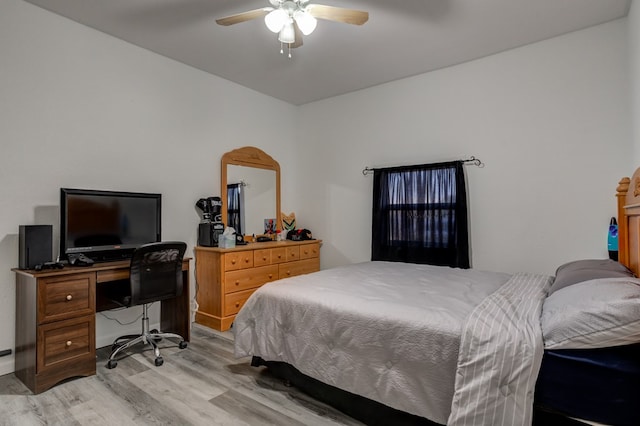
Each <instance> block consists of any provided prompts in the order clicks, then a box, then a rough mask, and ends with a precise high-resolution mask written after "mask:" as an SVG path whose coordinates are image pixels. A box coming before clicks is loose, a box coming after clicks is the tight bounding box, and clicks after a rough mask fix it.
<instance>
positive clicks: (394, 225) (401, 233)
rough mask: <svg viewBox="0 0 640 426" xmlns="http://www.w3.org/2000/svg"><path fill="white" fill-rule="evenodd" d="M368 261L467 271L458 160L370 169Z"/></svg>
mask: <svg viewBox="0 0 640 426" xmlns="http://www.w3.org/2000/svg"><path fill="white" fill-rule="evenodd" d="M371 260H386V261H392V262H410V263H426V264H431V265H442V266H452V267H458V268H469V231H468V226H467V192H466V184H465V179H464V170H463V163H462V162H461V161H455V162H449V163H438V164H425V165H419V166H405V167H394V168H387V169H376V170H375V171H374V175H373V230H372V246H371Z"/></svg>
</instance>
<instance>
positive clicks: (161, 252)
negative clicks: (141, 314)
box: [128, 241, 187, 306]
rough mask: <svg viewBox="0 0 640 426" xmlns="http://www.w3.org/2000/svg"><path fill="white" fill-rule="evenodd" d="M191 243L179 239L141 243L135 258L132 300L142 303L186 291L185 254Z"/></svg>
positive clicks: (132, 261) (133, 262)
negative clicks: (183, 273)
mask: <svg viewBox="0 0 640 426" xmlns="http://www.w3.org/2000/svg"><path fill="white" fill-rule="evenodd" d="M186 249H187V245H186V244H185V243H183V242H179V241H167V242H160V243H150V244H145V245H142V246H140V247H138V248H137V249H136V250H135V251H134V252H133V257H132V258H131V267H130V268H131V269H130V278H129V280H130V282H131V300H130V302H129V303H128V305H129V306H134V305H142V304H145V303H151V302H156V301H159V300H164V299H171V298H173V297H177V296H180V295H181V294H182V258H183V257H184V253H185V251H186Z"/></svg>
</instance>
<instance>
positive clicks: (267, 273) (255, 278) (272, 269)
mask: <svg viewBox="0 0 640 426" xmlns="http://www.w3.org/2000/svg"><path fill="white" fill-rule="evenodd" d="M278 274H279V272H278V265H269V266H261V267H259V268H252V269H243V270H240V271H232V272H227V273H226V274H225V276H224V292H225V293H233V292H236V291H241V290H247V289H250V288H256V287H260V286H261V285H262V284H264V283H267V282H269V281H273V280H277V279H278Z"/></svg>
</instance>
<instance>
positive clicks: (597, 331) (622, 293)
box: [540, 278, 640, 349]
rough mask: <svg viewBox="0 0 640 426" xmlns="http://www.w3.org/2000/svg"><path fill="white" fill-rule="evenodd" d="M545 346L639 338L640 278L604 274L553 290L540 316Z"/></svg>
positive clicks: (603, 344)
mask: <svg viewBox="0 0 640 426" xmlns="http://www.w3.org/2000/svg"><path fill="white" fill-rule="evenodd" d="M540 322H541V325H542V333H543V336H544V347H545V349H595V348H604V347H609V346H621V345H628V344H631V343H638V342H640V279H638V278H601V279H595V280H590V281H584V282H582V283H578V284H573V285H571V286H569V287H565V288H563V289H560V290H558V291H556V292H555V293H553V294H551V295H550V296H549V297H547V299H546V300H545V302H544V305H543V308H542V317H541V319H540Z"/></svg>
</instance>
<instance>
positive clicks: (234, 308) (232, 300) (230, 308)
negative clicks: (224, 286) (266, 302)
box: [224, 289, 256, 316]
mask: <svg viewBox="0 0 640 426" xmlns="http://www.w3.org/2000/svg"><path fill="white" fill-rule="evenodd" d="M254 291H256V289H251V290H244V291H238V292H235V293H229V294H226V295H225V296H224V301H225V302H224V315H225V316H227V315H235V314H237V313H238V311H239V310H240V308H242V306H243V305H244V302H246V301H247V299H248V298H249V296H251V295H252V294H253V292H254Z"/></svg>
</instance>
